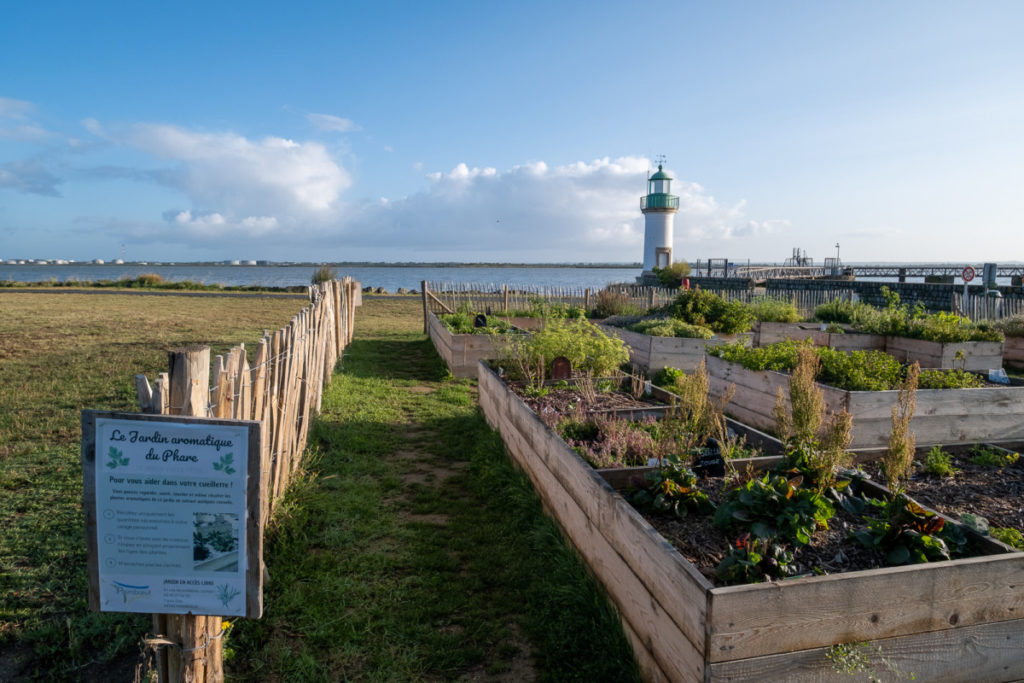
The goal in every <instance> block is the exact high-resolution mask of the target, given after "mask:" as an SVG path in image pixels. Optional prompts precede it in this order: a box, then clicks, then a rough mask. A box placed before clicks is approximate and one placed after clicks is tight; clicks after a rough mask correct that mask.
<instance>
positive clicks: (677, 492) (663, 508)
mask: <svg viewBox="0 0 1024 683" xmlns="http://www.w3.org/2000/svg"><path fill="white" fill-rule="evenodd" d="M646 479H647V486H645V487H644V488H642V489H639V490H637V491H634V492H633V493H632V494H630V496H629V501H630V502H631V503H632V504H633V505H636V506H637V507H639V508H650V509H653V510H656V511H658V512H671V513H672V514H674V515H675V516H676V517H680V518H683V517H686V516H687V515H688V514H690V513H697V514H702V515H706V514H710V513H711V512H713V511H714V504H712V502H711V500H710V499H709V498H708V495H707V494H706V493H704V492H703V491H701V490H700V488H699V487H698V486H697V475H696V474H694V473H693V470H691V469H690V468H689V467H687V466H686V465H684V464H683V463H682V461H681V460H680V458H679V456H678V455H676V454H671V455H669V456H667V457H665V458H663V459H662V460H661V464H660V466H659V467H658V468H657V469H656V470H653V471H651V472H648V473H647V475H646Z"/></svg>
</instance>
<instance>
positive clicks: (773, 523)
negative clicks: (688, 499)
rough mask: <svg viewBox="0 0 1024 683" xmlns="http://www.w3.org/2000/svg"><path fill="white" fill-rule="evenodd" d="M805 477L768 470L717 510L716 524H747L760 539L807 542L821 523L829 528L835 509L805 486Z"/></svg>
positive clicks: (821, 495)
mask: <svg viewBox="0 0 1024 683" xmlns="http://www.w3.org/2000/svg"><path fill="white" fill-rule="evenodd" d="M802 481H803V477H799V476H798V477H794V478H792V479H787V478H786V477H784V476H782V475H779V474H773V473H768V474H766V475H765V476H764V477H763V478H760V479H756V478H755V479H751V480H750V481H748V482H747V483H745V484H743V485H742V486H739V487H738V488H736V489H734V490H733V491H732V493H731V494H730V495H729V498H728V499H727V500H726V502H724V503H722V504H721V505H720V506H719V507H718V510H717V511H716V512H715V525H716V526H720V527H732V526H735V525H736V524H737V523H741V524H743V525H744V526H745V527H746V528H748V529H749V530H750V532H751V533H753V534H754V536H756V537H757V538H761V539H772V538H781V539H785V540H788V541H792V542H793V543H796V544H797V545H807V544H808V543H810V542H811V535H812V534H813V533H814V531H815V529H817V528H818V527H819V526H821V527H823V528H828V520H830V519H831V518H832V516H833V515H834V514H835V508H834V507H833V505H832V503H831V502H829V500H828V499H827V498H825V496H824V495H823V494H821V493H819V492H817V491H814V490H812V489H807V488H801V486H800V484H801V482H802Z"/></svg>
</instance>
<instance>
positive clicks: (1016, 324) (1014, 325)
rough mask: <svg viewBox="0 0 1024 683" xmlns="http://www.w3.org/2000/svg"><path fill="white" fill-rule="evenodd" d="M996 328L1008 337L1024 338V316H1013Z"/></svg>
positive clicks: (998, 324) (997, 324)
mask: <svg viewBox="0 0 1024 683" xmlns="http://www.w3.org/2000/svg"><path fill="white" fill-rule="evenodd" d="M995 328H996V329H997V330H999V331H1000V332H1002V333H1003V334H1005V335H1006V336H1007V337H1024V315H1011V316H1009V317H1008V318H1003V319H1002V320H999V321H998V322H996V323H995Z"/></svg>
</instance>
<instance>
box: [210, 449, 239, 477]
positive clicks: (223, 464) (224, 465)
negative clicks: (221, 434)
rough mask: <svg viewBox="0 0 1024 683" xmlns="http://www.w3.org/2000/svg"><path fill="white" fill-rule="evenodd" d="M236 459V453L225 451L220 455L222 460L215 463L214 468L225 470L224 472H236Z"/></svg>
mask: <svg viewBox="0 0 1024 683" xmlns="http://www.w3.org/2000/svg"><path fill="white" fill-rule="evenodd" d="M234 459H235V454H234V453H225V454H224V455H222V456H220V460H219V461H217V462H215V463H213V469H215V470H217V471H219V472H223V473H224V474H234V473H235V468H234V467H233V464H234Z"/></svg>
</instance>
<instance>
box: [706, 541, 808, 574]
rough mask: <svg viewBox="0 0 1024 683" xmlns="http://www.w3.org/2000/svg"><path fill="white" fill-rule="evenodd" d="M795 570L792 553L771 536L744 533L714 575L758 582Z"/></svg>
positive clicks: (792, 572) (716, 568)
mask: <svg viewBox="0 0 1024 683" xmlns="http://www.w3.org/2000/svg"><path fill="white" fill-rule="evenodd" d="M795 573H796V568H795V567H794V566H793V553H792V552H790V551H788V550H786V549H785V548H784V547H783V546H781V545H779V544H778V543H776V542H775V541H774V540H772V539H763V538H751V536H750V533H744V534H743V535H741V536H740V537H739V538H738V539H736V542H735V543H734V544H733V546H732V547H730V548H729V551H728V553H727V554H726V556H725V557H724V558H723V559H722V561H721V562H720V563H719V564H718V566H717V567H715V577H717V578H718V579H719V580H720V581H723V582H725V583H758V582H760V581H763V580H764V579H780V578H784V577H787V576H792V575H793V574H795Z"/></svg>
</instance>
